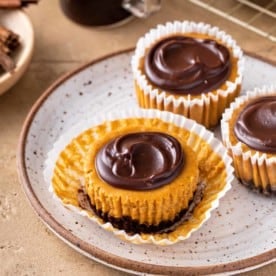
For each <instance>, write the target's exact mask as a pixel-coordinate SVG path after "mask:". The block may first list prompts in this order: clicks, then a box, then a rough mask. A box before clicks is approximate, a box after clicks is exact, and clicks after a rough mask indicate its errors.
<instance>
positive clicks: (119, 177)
mask: <svg viewBox="0 0 276 276" xmlns="http://www.w3.org/2000/svg"><path fill="white" fill-rule="evenodd" d="M183 165H184V153H183V150H182V147H181V145H180V143H179V142H178V141H177V140H176V139H175V138H174V137H172V136H170V135H167V134H165V133H160V132H137V133H130V134H127V135H122V136H119V137H117V138H115V139H113V140H111V141H110V142H109V143H107V144H106V145H105V146H103V147H102V148H101V149H100V151H99V152H98V153H97V156H96V170H97V173H98V175H99V176H100V177H101V178H102V179H103V180H104V181H105V182H107V183H108V184H110V185H112V186H115V187H117V188H122V189H128V190H152V189H156V188H159V187H161V186H163V185H165V184H168V183H169V182H171V181H172V180H173V179H174V178H175V177H177V176H178V174H179V173H180V172H181V169H182V168H183Z"/></svg>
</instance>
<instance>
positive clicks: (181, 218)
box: [78, 183, 205, 234]
mask: <svg viewBox="0 0 276 276" xmlns="http://www.w3.org/2000/svg"><path fill="white" fill-rule="evenodd" d="M204 188H205V183H199V184H198V185H197V189H196V191H195V192H194V196H193V199H192V200H191V201H190V203H189V207H188V208H186V209H183V210H181V211H180V212H179V213H178V214H177V215H176V217H175V218H174V220H169V221H161V222H160V223H159V224H158V225H148V224H140V223H139V222H138V221H137V220H133V219H131V217H129V216H124V217H121V218H114V217H112V216H109V215H108V214H107V213H104V212H102V211H101V210H96V208H95V206H93V205H92V204H91V201H90V198H89V196H88V195H87V194H86V193H85V192H84V191H83V190H79V192H78V201H79V206H80V207H81V208H83V209H85V210H89V211H93V212H94V213H95V214H96V215H97V216H98V217H100V218H101V219H102V220H103V221H104V222H110V223H111V224H112V225H113V227H115V228H117V229H122V230H124V231H126V232H127V233H129V234H140V233H145V234H150V233H153V234H154V233H155V234H161V233H169V232H172V231H173V230H174V229H175V228H176V227H177V226H179V225H180V224H182V223H184V222H185V221H187V220H188V219H189V218H190V217H191V216H192V213H193V210H194V208H195V207H196V206H197V205H198V203H199V202H200V201H201V199H202V197H203V191H204Z"/></svg>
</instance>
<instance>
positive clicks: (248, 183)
mask: <svg viewBox="0 0 276 276" xmlns="http://www.w3.org/2000/svg"><path fill="white" fill-rule="evenodd" d="M238 180H239V181H240V183H241V184H242V185H244V186H246V187H247V188H249V189H250V190H252V191H253V192H255V193H258V194H263V195H265V196H276V190H272V187H271V185H270V184H268V185H267V186H266V189H263V187H256V186H255V184H254V182H253V181H252V180H251V181H245V180H243V179H240V178H238Z"/></svg>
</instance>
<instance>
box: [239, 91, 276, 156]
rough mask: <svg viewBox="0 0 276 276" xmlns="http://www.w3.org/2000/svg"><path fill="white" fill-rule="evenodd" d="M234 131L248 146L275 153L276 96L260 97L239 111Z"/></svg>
mask: <svg viewBox="0 0 276 276" xmlns="http://www.w3.org/2000/svg"><path fill="white" fill-rule="evenodd" d="M234 132H235V135H236V136H237V138H238V139H239V140H240V141H241V142H243V143H244V144H246V145H248V146H249V147H251V148H253V149H255V150H258V151H261V152H266V153H276V96H265V97H261V98H259V99H257V100H255V101H253V102H251V103H249V104H248V105H247V106H246V107H245V108H244V109H243V110H242V112H241V113H240V115H239V117H238V119H237V121H236V123H235V126H234Z"/></svg>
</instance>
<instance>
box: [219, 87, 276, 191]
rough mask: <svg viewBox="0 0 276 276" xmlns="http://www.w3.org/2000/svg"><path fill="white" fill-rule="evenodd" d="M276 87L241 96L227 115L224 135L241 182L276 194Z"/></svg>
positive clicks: (257, 189)
mask: <svg viewBox="0 0 276 276" xmlns="http://www.w3.org/2000/svg"><path fill="white" fill-rule="evenodd" d="M275 114H276V89H275V87H263V88H261V89H255V90H254V91H250V92H248V93H247V95H246V96H243V97H240V98H238V99H237V100H236V101H235V103H233V105H231V107H230V109H228V110H227V111H226V112H225V114H224V115H223V120H222V137H223V140H224V143H225V144H226V146H227V147H228V148H229V151H230V153H231V155H232V157H233V160H234V166H235V171H236V175H237V177H238V178H239V179H240V181H241V183H243V184H244V185H246V186H249V187H251V188H253V189H254V190H256V191H259V192H261V193H264V194H274V195H275V194H276V116H275Z"/></svg>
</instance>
